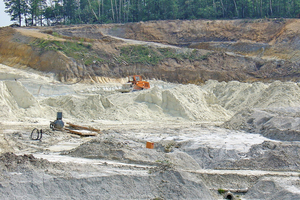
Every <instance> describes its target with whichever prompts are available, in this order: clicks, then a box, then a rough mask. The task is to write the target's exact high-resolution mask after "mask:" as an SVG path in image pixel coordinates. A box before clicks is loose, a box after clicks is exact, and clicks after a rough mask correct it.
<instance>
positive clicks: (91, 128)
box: [67, 122, 101, 133]
mask: <svg viewBox="0 0 300 200" xmlns="http://www.w3.org/2000/svg"><path fill="white" fill-rule="evenodd" d="M67 124H68V125H69V126H70V127H73V128H76V129H84V130H89V131H95V132H97V133H101V131H100V129H96V128H93V127H86V126H80V125H76V124H72V123H69V122H67Z"/></svg>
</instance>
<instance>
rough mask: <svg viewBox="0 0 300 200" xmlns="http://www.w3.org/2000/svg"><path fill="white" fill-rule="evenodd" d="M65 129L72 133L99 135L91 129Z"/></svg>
mask: <svg viewBox="0 0 300 200" xmlns="http://www.w3.org/2000/svg"><path fill="white" fill-rule="evenodd" d="M65 130H66V131H68V132H70V133H73V134H77V135H81V136H96V135H97V133H95V132H91V131H84V130H71V129H68V128H65Z"/></svg>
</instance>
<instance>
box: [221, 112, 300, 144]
mask: <svg viewBox="0 0 300 200" xmlns="http://www.w3.org/2000/svg"><path fill="white" fill-rule="evenodd" d="M222 126H223V127H225V128H229V129H235V130H245V131H247V132H255V133H260V134H262V135H264V136H265V137H268V138H272V139H277V140H288V141H300V134H299V133H300V132H299V128H300V107H281V108H266V109H245V110H242V111H240V112H238V113H237V114H236V115H235V116H234V117H232V118H231V119H230V120H229V121H227V122H225V123H224V124H223V125H222Z"/></svg>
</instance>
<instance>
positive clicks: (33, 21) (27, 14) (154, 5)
mask: <svg viewBox="0 0 300 200" xmlns="http://www.w3.org/2000/svg"><path fill="white" fill-rule="evenodd" d="M3 1H4V3H5V9H6V10H5V12H7V13H9V15H10V16H11V20H12V21H15V22H16V23H17V24H18V25H20V26H22V25H25V26H36V25H38V26H50V25H58V24H99V23H127V22H139V21H149V20H173V19H180V20H191V19H239V18H250V19H251V18H265V17H266V18H295V17H299V13H300V0H3Z"/></svg>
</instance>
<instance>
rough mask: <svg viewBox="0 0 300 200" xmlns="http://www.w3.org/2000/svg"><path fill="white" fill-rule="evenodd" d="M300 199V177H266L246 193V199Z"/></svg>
mask: <svg viewBox="0 0 300 200" xmlns="http://www.w3.org/2000/svg"><path fill="white" fill-rule="evenodd" d="M278 198H280V199H300V193H299V178H298V177H294V178H283V177H280V178H278V177H265V178H263V179H261V180H260V181H258V182H257V183H256V184H255V185H254V186H253V187H252V188H250V189H249V191H248V193H247V194H246V195H245V199H266V200H273V199H278Z"/></svg>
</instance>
